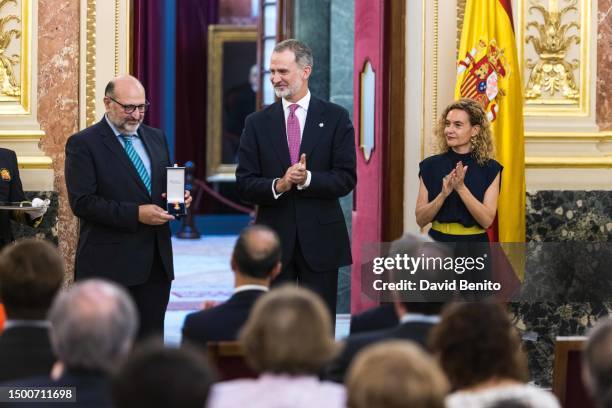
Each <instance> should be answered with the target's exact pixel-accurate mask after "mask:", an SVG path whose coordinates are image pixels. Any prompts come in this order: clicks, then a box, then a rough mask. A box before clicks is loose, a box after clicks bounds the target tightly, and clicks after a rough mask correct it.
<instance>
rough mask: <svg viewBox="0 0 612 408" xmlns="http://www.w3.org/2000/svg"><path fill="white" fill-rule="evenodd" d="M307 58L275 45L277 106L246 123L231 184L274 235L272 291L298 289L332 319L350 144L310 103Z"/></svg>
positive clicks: (291, 46) (352, 175)
mask: <svg viewBox="0 0 612 408" xmlns="http://www.w3.org/2000/svg"><path fill="white" fill-rule="evenodd" d="M312 66H313V58H312V51H311V50H310V48H309V47H308V46H307V45H306V44H304V43H302V42H301V41H297V40H285V41H283V42H281V43H279V44H277V45H276V47H275V48H274V52H273V53H272V57H271V61H270V78H271V81H272V85H273V86H274V91H275V93H276V96H277V97H279V98H281V100H279V101H278V102H276V103H274V104H272V105H270V106H268V107H267V108H266V109H264V110H262V111H259V112H255V113H253V114H251V115H250V116H249V117H247V120H246V123H245V129H244V132H243V134H242V138H241V141H240V149H239V153H238V167H237V169H236V181H237V186H238V191H239V194H240V195H241V197H242V198H243V199H244V200H245V201H248V202H251V203H254V204H257V205H258V211H257V220H256V222H257V223H260V224H266V225H269V226H270V227H272V228H273V229H274V230H275V231H276V232H277V233H278V235H279V236H280V239H281V247H282V253H283V258H282V261H283V270H282V271H281V274H280V275H279V276H278V277H277V278H276V279H275V281H274V282H273V284H278V283H281V282H286V281H291V282H296V281H297V282H298V283H299V284H300V285H305V286H308V287H310V288H311V289H313V290H314V291H315V292H317V293H318V294H319V295H321V297H323V299H325V302H326V303H327V306H328V307H329V310H330V312H331V314H332V316H334V317H335V316H336V292H337V286H338V268H339V267H340V266H343V265H348V264H350V263H351V262H352V258H351V248H350V242H349V237H348V232H347V229H346V224H345V223H344V216H343V215H342V210H341V208H340V204H339V201H338V198H340V197H342V196H344V195H346V194H348V193H349V192H350V191H351V190H352V189H353V188H354V186H355V183H356V180H357V175H356V171H355V141H354V137H355V135H354V130H353V125H352V124H351V121H350V119H349V114H348V112H347V111H346V110H345V109H343V108H342V107H340V106H338V105H335V104H333V103H330V102H327V101H323V100H321V99H319V98H316V97H315V96H311V94H310V91H309V90H308V78H309V77H310V73H311V72H312Z"/></svg>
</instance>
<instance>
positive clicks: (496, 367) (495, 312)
mask: <svg viewBox="0 0 612 408" xmlns="http://www.w3.org/2000/svg"><path fill="white" fill-rule="evenodd" d="M429 348H430V349H431V350H432V351H433V352H434V353H436V354H438V355H439V360H440V366H441V367H442V369H443V370H444V372H445V373H446V376H447V378H448V379H449V381H450V382H451V386H452V388H453V389H455V390H458V389H463V388H467V387H470V386H474V385H477V384H479V383H481V382H484V381H486V380H489V379H491V378H499V379H512V380H516V381H521V382H523V381H526V380H527V359H526V357H525V354H524V353H523V350H522V349H521V339H520V338H519V335H518V332H517V331H516V328H515V327H514V326H513V325H512V322H511V320H510V316H509V315H508V312H507V311H506V310H505V309H504V308H503V307H502V306H501V305H500V304H497V303H455V304H451V305H450V306H448V307H447V308H446V309H445V310H444V312H443V313H442V320H441V322H440V323H439V324H437V325H436V326H434V327H433V328H432V331H431V334H430V339H429Z"/></svg>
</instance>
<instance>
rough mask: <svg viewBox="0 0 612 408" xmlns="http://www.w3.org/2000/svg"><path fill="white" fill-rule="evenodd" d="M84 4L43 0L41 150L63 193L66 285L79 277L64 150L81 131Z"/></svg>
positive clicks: (59, 225)
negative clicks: (50, 162)
mask: <svg viewBox="0 0 612 408" xmlns="http://www.w3.org/2000/svg"><path fill="white" fill-rule="evenodd" d="M78 101H79V0H39V1H38V122H39V123H40V125H41V128H42V129H43V130H44V132H45V136H44V138H43V139H42V141H41V148H42V150H43V151H44V152H45V154H46V155H47V156H49V157H51V159H52V160H53V172H54V190H55V191H57V192H58V193H59V211H58V223H57V229H58V231H57V235H58V241H59V248H60V251H61V253H62V255H63V257H64V260H65V262H66V269H67V273H66V281H71V280H72V278H73V275H74V270H73V269H74V253H75V250H76V241H77V219H76V218H75V217H74V215H73V214H72V211H71V210H70V207H69V205H68V197H67V193H66V183H65V182H64V146H65V145H66V140H67V139H68V137H69V136H70V135H71V134H73V133H75V132H76V131H77V130H78V115H79V110H78Z"/></svg>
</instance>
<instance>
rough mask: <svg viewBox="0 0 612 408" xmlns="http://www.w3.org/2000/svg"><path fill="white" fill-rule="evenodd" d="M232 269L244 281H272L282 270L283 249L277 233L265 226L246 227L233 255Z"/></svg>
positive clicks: (239, 237)
mask: <svg viewBox="0 0 612 408" xmlns="http://www.w3.org/2000/svg"><path fill="white" fill-rule="evenodd" d="M232 269H233V270H234V272H236V273H237V274H239V275H241V276H242V278H244V279H255V280H268V281H269V280H272V279H273V278H274V277H275V276H276V275H278V273H279V272H280V270H281V247H280V240H279V239H278V235H276V232H274V230H272V229H271V228H269V227H266V226H265V225H253V226H250V227H246V228H245V229H243V230H242V232H241V233H240V235H239V236H238V240H237V241H236V244H235V245H234V252H233V254H232Z"/></svg>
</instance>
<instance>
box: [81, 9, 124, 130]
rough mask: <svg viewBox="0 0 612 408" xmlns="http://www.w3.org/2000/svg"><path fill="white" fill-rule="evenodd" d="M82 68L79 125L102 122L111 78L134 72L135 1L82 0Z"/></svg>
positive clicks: (82, 126) (85, 125)
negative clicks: (133, 18)
mask: <svg viewBox="0 0 612 408" xmlns="http://www.w3.org/2000/svg"><path fill="white" fill-rule="evenodd" d="M80 2H81V3H80V6H81V27H84V28H85V29H84V30H81V41H80V42H81V46H80V47H81V53H80V55H81V57H80V58H81V61H80V62H81V64H80V65H81V70H80V75H79V77H80V86H79V88H80V95H79V101H80V102H79V110H80V115H79V128H81V129H83V128H85V127H87V126H91V125H92V124H94V123H95V122H96V121H98V120H99V119H100V118H101V117H102V115H103V113H104V103H103V100H102V95H103V94H104V88H105V86H106V84H107V83H108V81H110V80H111V79H112V78H113V77H115V76H117V75H121V74H126V73H130V67H131V61H130V60H131V55H130V52H131V46H130V43H131V26H132V25H131V22H130V18H131V17H132V1H131V0H114V1H96V0H80Z"/></svg>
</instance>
